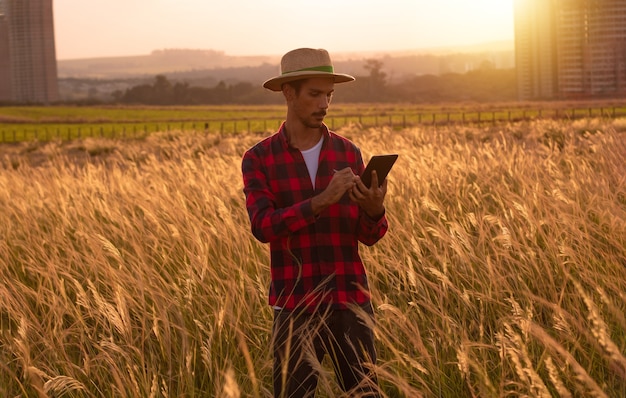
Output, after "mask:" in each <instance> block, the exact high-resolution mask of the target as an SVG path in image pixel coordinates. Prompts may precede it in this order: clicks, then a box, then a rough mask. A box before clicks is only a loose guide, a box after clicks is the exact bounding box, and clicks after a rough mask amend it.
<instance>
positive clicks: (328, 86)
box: [288, 77, 335, 128]
mask: <svg viewBox="0 0 626 398" xmlns="http://www.w3.org/2000/svg"><path fill="white" fill-rule="evenodd" d="M334 87H335V82H334V80H333V78H332V77H316V78H311V79H307V80H305V81H303V82H302V85H301V86H300V91H299V93H296V92H295V90H294V89H293V88H292V87H290V90H291V93H290V96H289V97H288V105H289V107H290V108H291V111H292V112H294V114H295V116H296V117H297V118H298V119H299V120H300V121H301V122H302V124H303V125H304V126H306V127H308V128H320V127H321V126H322V122H323V121H324V117H325V116H326V111H327V110H328V105H330V101H331V99H332V97H333V93H334V91H335V89H334Z"/></svg>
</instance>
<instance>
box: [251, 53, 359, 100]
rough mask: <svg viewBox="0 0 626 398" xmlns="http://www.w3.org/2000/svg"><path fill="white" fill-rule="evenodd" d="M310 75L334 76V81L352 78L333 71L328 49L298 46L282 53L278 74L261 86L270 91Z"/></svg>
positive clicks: (339, 81) (350, 79)
mask: <svg viewBox="0 0 626 398" xmlns="http://www.w3.org/2000/svg"><path fill="white" fill-rule="evenodd" d="M311 77H334V78H335V83H345V82H351V81H353V80H354V77H352V76H350V75H344V74H342V73H335V71H334V69H333V64H332V62H331V61H330V55H329V54H328V51H326V50H323V49H318V50H316V49H313V48H298V49H296V50H292V51H289V52H288V53H287V54H285V55H283V58H282V59H281V60H280V76H276V77H273V78H271V79H269V80H268V81H266V82H265V83H263V87H265V88H267V89H270V90H272V91H280V90H282V85H283V83H287V82H291V81H294V80H300V79H308V78H311Z"/></svg>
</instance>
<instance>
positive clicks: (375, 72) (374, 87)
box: [363, 58, 387, 99]
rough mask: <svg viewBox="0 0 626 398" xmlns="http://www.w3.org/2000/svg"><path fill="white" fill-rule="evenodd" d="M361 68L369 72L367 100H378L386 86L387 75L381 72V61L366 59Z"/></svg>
mask: <svg viewBox="0 0 626 398" xmlns="http://www.w3.org/2000/svg"><path fill="white" fill-rule="evenodd" d="M363 67H364V68H365V70H367V71H369V93H368V94H369V98H370V99H375V98H380V97H381V96H383V95H384V93H385V87H386V85H387V74H386V73H385V72H383V71H382V69H383V61H381V60H378V59H373V58H372V59H368V60H366V61H365V65H364V66H363Z"/></svg>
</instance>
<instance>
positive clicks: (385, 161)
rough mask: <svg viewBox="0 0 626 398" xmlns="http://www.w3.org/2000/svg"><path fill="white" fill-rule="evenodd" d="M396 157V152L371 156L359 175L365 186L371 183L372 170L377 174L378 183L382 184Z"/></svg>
mask: <svg viewBox="0 0 626 398" xmlns="http://www.w3.org/2000/svg"><path fill="white" fill-rule="evenodd" d="M396 159H398V154H395V153H394V154H388V155H375V156H372V158H371V159H370V161H369V163H368V164H367V167H365V170H364V171H363V174H362V175H361V181H363V184H365V186H366V187H368V188H369V187H370V185H371V184H372V170H376V175H378V184H379V185H382V183H383V181H385V178H387V174H389V171H391V168H392V167H393V164H394V163H395V162H396Z"/></svg>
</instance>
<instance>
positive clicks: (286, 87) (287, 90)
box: [282, 84, 296, 101]
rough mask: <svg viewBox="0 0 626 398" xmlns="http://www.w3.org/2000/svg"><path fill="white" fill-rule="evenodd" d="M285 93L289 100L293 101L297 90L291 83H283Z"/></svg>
mask: <svg viewBox="0 0 626 398" xmlns="http://www.w3.org/2000/svg"><path fill="white" fill-rule="evenodd" d="M282 89H283V95H284V96H285V99H286V100H287V101H293V100H294V99H295V98H296V90H295V89H294V88H293V86H292V85H291V84H283V87H282Z"/></svg>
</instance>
